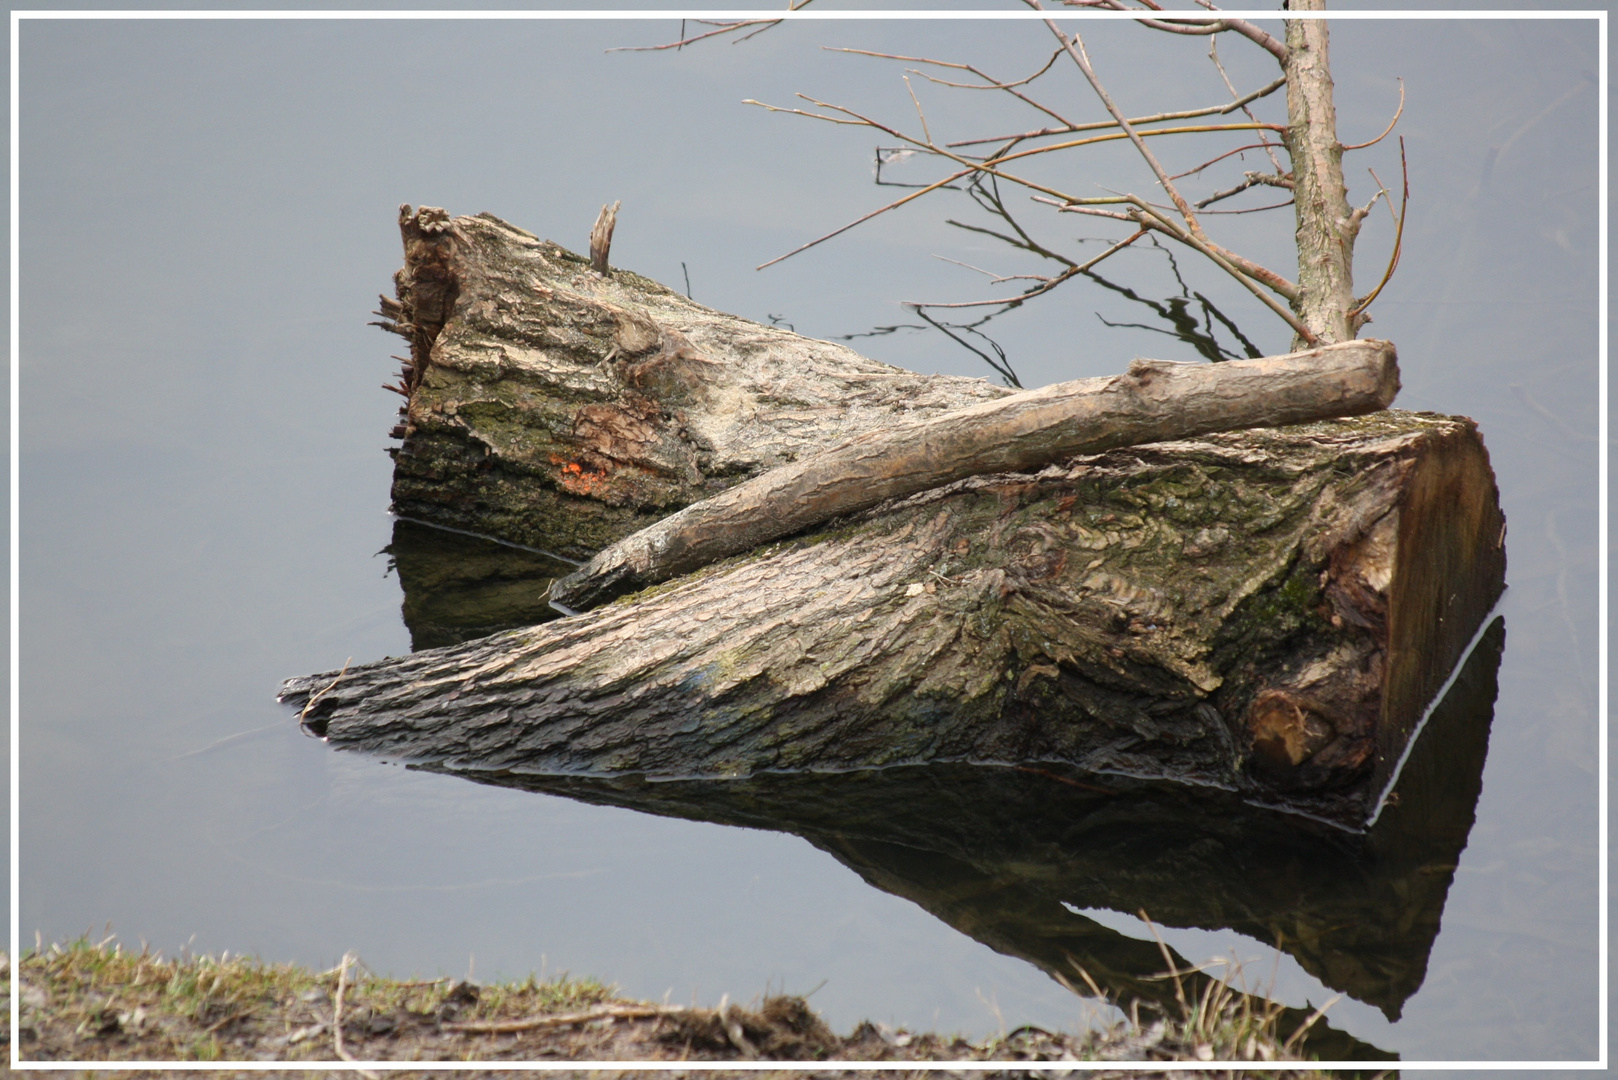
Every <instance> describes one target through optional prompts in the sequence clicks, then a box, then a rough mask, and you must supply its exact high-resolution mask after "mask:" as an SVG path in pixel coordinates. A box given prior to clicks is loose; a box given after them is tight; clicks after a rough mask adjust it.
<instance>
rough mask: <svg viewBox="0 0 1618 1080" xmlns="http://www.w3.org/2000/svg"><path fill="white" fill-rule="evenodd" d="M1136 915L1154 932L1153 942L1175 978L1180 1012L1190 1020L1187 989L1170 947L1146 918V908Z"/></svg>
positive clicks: (1175, 989) (1175, 990) (1175, 993)
mask: <svg viewBox="0 0 1618 1080" xmlns="http://www.w3.org/2000/svg"><path fill="white" fill-rule="evenodd" d="M1135 914H1136V915H1138V916H1140V921H1141V922H1143V923H1145V924H1146V929H1148V930H1150V931H1151V932H1152V940H1153V941H1155V942H1157V950H1158V952H1160V953H1162V954H1163V962H1164V963H1165V964H1167V965H1168V966H1169V974H1170V975H1171V976H1173V977H1174V996H1175V998H1176V999H1178V1001H1179V1002H1180V1012H1181V1013H1182V1014H1183V1015H1184V1016H1185V1018H1186V1019H1188V1020H1189V1019H1190V1018H1191V1008H1190V1006H1188V1005H1187V1004H1186V1003H1185V987H1184V986H1182V985H1181V984H1180V973H1179V971H1178V970H1176V969H1175V967H1174V957H1173V956H1172V955H1170V953H1169V947H1168V946H1167V945H1165V944H1164V943H1163V938H1162V937H1161V936H1160V935H1159V934H1158V932H1157V927H1155V926H1153V925H1152V920H1151V919H1149V918H1147V917H1146V909H1145V908H1141V909H1140V910H1139V911H1137V912H1136V913H1135Z"/></svg>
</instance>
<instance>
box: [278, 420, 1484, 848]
mask: <svg viewBox="0 0 1618 1080" xmlns="http://www.w3.org/2000/svg"><path fill="white" fill-rule="evenodd" d="M1503 538H1504V525H1503V521H1502V519H1501V516H1500V513H1499V509H1498V505H1497V497H1496V493H1495V488H1494V483H1493V477H1492V474H1491V472H1490V470H1489V466H1488V461H1487V455H1486V454H1485V452H1484V450H1483V447H1482V443H1481V441H1480V440H1479V439H1478V437H1477V433H1476V430H1475V428H1474V427H1473V425H1472V424H1471V423H1470V422H1469V421H1464V420H1458V419H1449V418H1442V417H1436V416H1429V415H1422V414H1409V413H1387V412H1384V413H1379V414H1375V415H1373V416H1370V417H1365V418H1360V419H1357V420H1345V421H1335V422H1325V423H1319V424H1312V425H1303V426H1298V427H1291V428H1281V429H1274V430H1268V431H1254V432H1245V433H1241V434H1233V435H1216V436H1207V437H1204V438H1202V439H1198V440H1194V441H1184V442H1179V443H1160V444H1153V445H1150V446H1140V447H1134V448H1131V449H1126V450H1114V451H1110V452H1108V453H1105V454H1100V455H1095V456H1091V457H1080V458H1076V459H1074V460H1072V461H1070V462H1064V463H1062V464H1060V465H1058V466H1053V467H1051V468H1048V469H1046V470H1044V471H1042V472H1040V473H1038V474H1037V475H1029V474H1010V475H1005V474H1001V475H994V476H985V477H976V478H973V479H970V480H966V481H962V482H959V483H957V484H954V485H951V486H949V487H946V488H942V489H935V490H933V491H930V492H927V493H924V494H922V495H918V496H914V497H912V498H909V499H906V500H902V501H898V502H897V503H890V504H886V505H884V506H882V507H878V508H876V509H874V510H871V511H867V512H865V513H863V514H860V515H855V516H853V517H851V518H847V519H843V520H841V521H838V522H833V523H831V524H830V525H828V526H827V527H824V528H822V529H820V530H818V531H816V532H813V533H810V534H808V535H806V536H802V537H799V538H796V539H793V540H790V541H785V542H782V543H779V544H776V545H774V546H772V547H769V548H765V549H761V550H758V551H755V552H752V553H749V554H748V555H744V556H739V557H736V558H733V559H731V560H728V561H726V562H723V563H719V564H716V565H714V566H711V567H708V568H706V569H705V570H703V571H700V572H698V573H696V574H693V575H690V576H688V577H686V578H683V579H680V580H677V581H675V582H672V583H670V584H668V585H666V586H662V587H660V588H659V589H654V590H650V591H648V592H646V593H642V594H640V595H638V596H637V597H635V598H634V599H633V602H620V603H617V604H613V605H609V606H607V607H604V608H601V609H598V610H596V611H592V612H589V613H587V614H585V615H582V616H579V617H576V618H570V619H565V620H561V621H560V622H556V623H550V624H547V625H545V626H540V627H533V628H530V629H526V630H519V631H512V632H509V633H505V634H498V635H495V636H492V637H490V638H486V639H483V640H481V641H476V642H471V643H467V644H465V645H461V646H456V647H453V648H449V649H443V650H435V651H431V652H425V653H418V654H416V655H414V656H410V657H404V658H398V659H390V660H385V661H382V662H380V663H376V664H369V665H364V666H361V667H358V668H351V669H349V670H348V671H347V672H346V674H344V675H343V676H342V677H340V678H339V677H338V676H337V674H336V673H335V672H328V673H325V674H323V675H316V676H310V677H306V678H302V679H295V680H290V681H289V682H288V683H287V684H286V686H285V687H284V689H283V696H284V698H285V699H286V700H288V701H290V702H291V703H292V704H294V705H295V706H299V707H305V713H304V715H305V719H306V721H307V722H309V723H310V724H311V726H313V727H314V728H315V729H316V730H319V731H321V732H322V733H323V734H325V735H326V736H327V737H328V738H330V739H331V740H332V741H333V742H334V743H338V744H340V745H345V746H350V747H354V748H358V749H364V750H368V751H372V752H377V753H382V754H386V755H389V756H396V757H401V758H410V759H416V760H423V759H425V760H435V761H438V762H441V763H445V764H447V765H449V766H452V767H465V768H476V769H480V770H484V771H489V770H515V771H529V772H592V773H597V774H620V773H641V774H646V775H652V776H681V777H690V776H738V775H747V774H752V773H756V772H761V771H769V770H779V769H831V770H837V769H848V768H860V767H871V766H884V765H893V764H901V763H911V762H924V761H932V760H970V761H979V762H1009V763H1025V762H1029V761H1041V760H1051V761H1062V762H1068V763H1073V764H1077V765H1079V766H1081V767H1084V768H1087V769H1091V770H1096V771H1102V772H1122V773H1127V774H1131V775H1137V776H1152V777H1163V778H1169V779H1175V780H1181V781H1189V782H1194V783H1201V784H1211V785H1216V786H1222V787H1229V788H1234V789H1236V790H1238V791H1241V792H1243V793H1245V794H1246V795H1247V796H1249V797H1251V798H1254V799H1257V800H1260V801H1270V802H1275V803H1283V804H1285V805H1287V806H1289V807H1291V808H1293V809H1302V810H1307V811H1309V812H1313V813H1317V814H1320V815H1322V816H1326V817H1330V818H1333V819H1335V820H1339V821H1343V822H1345V823H1350V824H1354V823H1358V822H1362V821H1364V820H1365V818H1366V817H1367V816H1368V815H1369V814H1370V813H1372V812H1373V811H1374V809H1375V806H1376V800H1377V798H1378V796H1379V794H1380V793H1381V792H1382V791H1383V790H1384V789H1385V787H1386V784H1387V782H1388V780H1389V779H1390V777H1391V776H1392V774H1393V772H1394V769H1395V766H1396V764H1397V762H1398V761H1399V759H1400V756H1401V754H1402V753H1403V751H1404V749H1405V745H1406V743H1407V741H1408V738H1409V735H1410V732H1411V729H1412V726H1413V724H1414V723H1415V721H1416V720H1417V718H1418V717H1419V716H1420V715H1421V712H1422V709H1423V707H1424V706H1425V705H1426V704H1427V702H1428V701H1429V700H1430V699H1431V698H1432V696H1433V694H1434V693H1435V692H1436V690H1437V689H1438V687H1439V685H1440V684H1441V683H1442V681H1443V680H1444V678H1445V676H1446V675H1447V673H1448V672H1449V671H1450V669H1451V668H1452V666H1453V665H1454V664H1455V662H1456V660H1457V659H1458V658H1459V657H1460V656H1461V654H1462V653H1463V651H1464V649H1465V647H1466V645H1467V643H1468V641H1469V640H1470V639H1471V638H1472V635H1473V632H1474V630H1475V629H1476V628H1477V627H1479V625H1480V623H1481V620H1482V618H1483V616H1484V615H1485V613H1486V612H1487V611H1488V610H1489V608H1490V607H1491V606H1492V604H1493V602H1494V600H1495V598H1496V597H1497V595H1498V593H1499V591H1500V589H1501V587H1502V577H1503V567H1504V551H1503Z"/></svg>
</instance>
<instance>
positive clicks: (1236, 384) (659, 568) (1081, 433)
mask: <svg viewBox="0 0 1618 1080" xmlns="http://www.w3.org/2000/svg"><path fill="white" fill-rule="evenodd" d="M1398 392H1399V368H1398V364H1397V360H1396V357H1395V355H1394V350H1393V346H1392V345H1390V344H1389V343H1387V342H1385V341H1350V342H1345V343H1343V344H1340V345H1329V346H1325V347H1323V348H1318V349H1312V350H1309V351H1307V352H1301V353H1293V354H1291V355H1288V356H1271V357H1262V358H1259V359H1253V360H1237V361H1232V362H1229V363H1223V364H1218V365H1213V364H1174V363H1167V362H1165V361H1162V360H1136V361H1135V362H1134V363H1133V364H1131V365H1130V368H1129V371H1128V373H1127V374H1124V375H1116V376H1113V377H1111V378H1105V379H1079V380H1076V381H1073V382H1065V383H1058V384H1056V385H1054V386H1047V387H1044V388H1043V389H1040V390H1032V391H1027V392H1025V393H1021V394H1015V395H1012V396H1010V397H1006V398H1002V399H1000V400H998V401H987V402H982V403H979V404H977V405H973V406H969V407H967V408H964V409H959V410H956V411H954V412H948V413H943V414H941V415H938V416H933V417H930V418H927V419H922V420H912V421H908V422H904V423H900V424H897V425H895V426H893V427H891V428H886V429H883V430H880V431H873V432H867V433H865V434H862V435H858V436H855V437H853V438H851V439H848V440H846V441H844V442H842V443H840V444H838V445H836V446H833V447H830V448H828V449H826V450H823V451H821V452H820V453H817V454H813V455H811V456H809V457H807V458H804V459H801V460H799V461H797V462H794V463H792V464H789V465H782V466H780V467H778V468H775V469H771V470H770V471H769V472H766V473H764V474H763V475H761V476H757V477H754V478H753V479H751V480H748V481H746V482H744V483H741V484H738V485H737V486H735V487H733V488H730V489H729V490H727V491H725V492H722V493H721V494H718V495H715V496H713V497H712V498H709V499H705V500H703V501H702V502H699V503H696V504H694V505H692V506H688V507H686V508H685V509H684V510H681V511H679V512H677V513H674V514H671V515H669V516H668V517H666V518H664V519H663V520H662V521H659V522H657V523H656V524H654V525H649V526H647V527H646V528H644V529H642V530H640V531H639V532H637V533H635V534H633V535H631V536H628V537H626V538H624V539H623V540H620V541H618V542H617V543H616V544H613V545H612V546H611V547H609V548H607V549H606V550H605V551H602V552H600V553H599V554H597V555H596V556H595V557H594V558H592V559H591V560H590V561H589V563H587V564H586V565H585V566H584V567H583V568H582V569H580V570H578V571H576V572H574V573H572V574H570V575H568V576H567V577H565V578H562V579H560V580H558V581H557V582H556V583H555V584H553V585H552V586H551V599H552V600H553V601H555V602H557V603H559V604H561V605H563V606H564V608H576V609H583V608H590V607H594V606H596V605H597V604H599V603H601V602H602V601H604V600H610V599H612V598H613V597H615V596H621V595H623V594H624V593H627V592H634V591H636V590H637V589H642V588H645V587H646V586H647V585H655V584H657V583H658V582H661V581H667V580H668V579H669V578H671V577H674V576H676V575H678V574H683V573H688V572H689V571H692V570H695V569H697V568H698V567H700V566H705V565H707V564H708V563H710V562H713V561H715V560H717V559H722V558H724V557H725V556H727V555H735V554H738V553H740V552H743V551H747V550H749V549H751V548H754V547H757V546H758V545H760V544H764V543H768V542H769V541H771V540H778V539H780V538H781V537H783V536H790V535H792V534H793V533H795V532H799V531H801V530H803V529H806V528H808V527H809V526H811V525H818V524H820V523H821V522H823V521H827V520H829V519H831V518H834V517H838V516H840V515H842V514H848V513H853V512H854V511H858V510H865V509H868V508H869V507H872V506H875V505H877V504H878V503H880V502H883V501H884V500H886V499H890V498H895V497H899V496H904V495H914V494H915V493H917V492H919V491H926V490H927V489H928V488H934V487H939V486H941V485H943V484H948V483H951V482H952V481H955V480H961V479H964V478H966V477H968V476H976V475H980V474H983V473H996V472H1020V471H1027V470H1032V469H1038V468H1041V467H1042V466H1045V465H1048V464H1050V463H1051V462H1053V461H1059V460H1062V459H1065V458H1070V457H1072V456H1073V455H1075V454H1080V453H1094V452H1096V451H1100V450H1110V449H1112V448H1113V447H1116V446H1130V445H1134V444H1136V443H1147V442H1162V441H1165V440H1168V439H1182V438H1187V437H1190V436H1193V435H1203V434H1207V433H1208V432H1212V431H1232V430H1237V429H1241V428H1252V427H1278V426H1281V425H1284V424H1297V423H1303V422H1306V421H1310V420H1322V419H1327V418H1330V417H1336V416H1359V415H1361V414H1364V413H1368V412H1376V411H1377V410H1379V409H1385V408H1387V407H1388V406H1389V405H1390V404H1392V403H1393V398H1394V395H1396V394H1397V393H1398Z"/></svg>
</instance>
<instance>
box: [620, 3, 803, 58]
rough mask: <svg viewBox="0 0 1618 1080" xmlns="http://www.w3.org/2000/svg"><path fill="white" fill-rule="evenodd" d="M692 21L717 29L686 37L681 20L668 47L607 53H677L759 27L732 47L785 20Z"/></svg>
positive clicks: (798, 5) (789, 7)
mask: <svg viewBox="0 0 1618 1080" xmlns="http://www.w3.org/2000/svg"><path fill="white" fill-rule="evenodd" d="M812 3H814V0H791V2H790V3H788V4H787V10H788V11H797V10H798V9H799V8H805V7H808V6H809V5H810V4H812ZM692 21H694V22H695V23H696V24H697V25H698V26H712V27H716V28H717V29H714V30H709V31H708V32H707V33H704V34H697V35H695V36H694V37H686V36H685V23H686V20H684V19H681V20H680V39H679V40H678V41H671V42H669V43H668V44H667V45H621V46H619V47H618V48H615V49H608V50H607V51H608V52H662V51H663V50H665V49H674V50H675V51H679V50H681V49H683V48H685V47H686V46H687V45H695V44H696V43H697V42H699V41H705V40H707V39H708V38H712V37H720V36H722V35H724V34H734V33H735V32H736V31H738V30H745V29H747V28H748V27H749V26H756V27H758V29H757V30H754V31H753V32H752V33H750V34H743V35H742V36H741V37H739V38H737V39H736V40H735V41H733V42H731V44H732V45H740V44H741V43H742V42H744V41H747V40H748V39H749V38H752V37H754V36H756V35H758V34H762V33H763V32H764V31H766V30H768V29H770V28H771V27H775V26H780V25H781V23H782V21H783V20H781V19H739V20H737V21H736V22H719V21H716V20H713V19H695V20H692Z"/></svg>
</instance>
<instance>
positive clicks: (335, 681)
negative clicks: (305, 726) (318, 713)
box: [298, 656, 354, 724]
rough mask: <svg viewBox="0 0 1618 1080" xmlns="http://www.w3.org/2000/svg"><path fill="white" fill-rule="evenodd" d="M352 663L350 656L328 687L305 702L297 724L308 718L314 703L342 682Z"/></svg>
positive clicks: (352, 659)
mask: <svg viewBox="0 0 1618 1080" xmlns="http://www.w3.org/2000/svg"><path fill="white" fill-rule="evenodd" d="M353 662H354V658H353V657H352V656H350V657H349V658H348V659H347V660H344V661H343V669H342V670H341V671H339V672H338V673H337V678H335V679H333V680H332V681H331V683H330V684H329V685H327V686H326V687H325V688H324V689H323V690H321V691H320V692H319V693H317V694H316V695H315V696H314V697H312V698H310V699H309V700H308V702H306V703H305V704H304V707H303V712H301V713H299V714H298V723H300V724H301V723H303V722H304V720H306V719H307V718H308V716H309V710H310V709H312V708H314V707H315V702H317V701H319V700H320V699H321V698H323V697H325V696H326V695H327V693H329V692H330V691H331V690H332V688H333V687H335V686H336V685H337V684H338V683H340V682H342V681H343V676H344V675H346V674H348V665H349V664H351V663H353Z"/></svg>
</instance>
